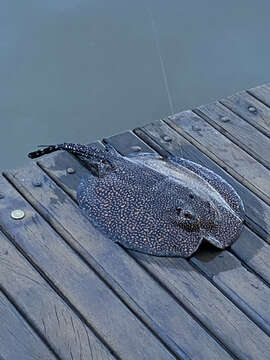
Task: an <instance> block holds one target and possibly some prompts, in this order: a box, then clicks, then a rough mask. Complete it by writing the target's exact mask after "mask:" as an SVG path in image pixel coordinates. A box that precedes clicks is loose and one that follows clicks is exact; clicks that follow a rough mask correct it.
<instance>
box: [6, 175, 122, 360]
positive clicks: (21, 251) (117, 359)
mask: <svg viewBox="0 0 270 360" xmlns="http://www.w3.org/2000/svg"><path fill="white" fill-rule="evenodd" d="M7 181H8V182H9V180H8V179H7ZM9 183H10V182H9ZM10 185H11V186H12V187H14V186H13V184H12V183H10ZM14 188H15V190H17V189H16V187H14ZM17 191H18V192H19V190H17ZM19 193H20V192H19ZM25 200H26V201H27V199H25ZM27 202H28V201H27ZM29 204H30V206H32V207H33V205H32V204H31V203H29ZM33 208H34V207H33ZM34 209H35V208H34ZM35 210H36V209H35ZM0 231H1V232H2V233H3V234H4V236H5V237H6V238H7V240H8V241H9V243H10V244H11V246H14V248H16V249H17V251H18V252H19V254H20V255H21V256H22V257H23V258H24V259H25V260H26V261H27V263H29V265H30V266H31V267H32V268H33V269H34V270H35V271H36V272H37V273H38V274H39V275H40V276H41V277H42V279H44V280H45V281H46V283H47V284H48V286H49V287H50V288H51V289H52V290H53V291H54V292H55V294H56V296H59V298H61V299H62V300H63V302H64V304H65V305H66V306H67V307H68V308H69V309H70V311H71V312H73V313H74V314H75V316H76V317H77V318H78V319H79V320H80V321H81V322H82V324H84V325H85V326H87V328H89V330H90V331H91V332H92V333H93V335H94V336H95V337H96V338H97V340H98V341H100V343H101V344H102V345H103V346H104V347H105V349H107V350H108V353H110V355H111V357H112V358H114V359H115V360H121V359H120V357H119V356H118V355H117V354H116V353H115V351H114V350H113V349H112V348H111V346H110V345H108V344H107V342H106V340H104V339H103V338H102V337H101V336H100V334H99V333H98V332H97V331H96V329H95V328H94V327H93V326H92V325H91V323H90V322H89V321H88V320H87V319H86V318H85V317H84V316H83V315H82V314H81V313H80V311H79V310H78V309H77V308H76V307H75V306H74V305H73V304H72V303H71V301H69V299H68V298H67V297H66V296H65V295H64V294H63V292H62V291H61V290H60V289H59V288H58V287H57V286H56V285H55V284H54V283H53V281H52V280H51V279H50V278H49V277H48V276H47V275H46V274H45V272H44V271H43V270H42V269H41V268H40V267H39V266H38V265H37V264H36V263H35V262H34V261H33V260H32V259H31V258H30V257H29V256H28V254H27V253H26V252H25V250H24V249H23V248H22V247H21V246H20V245H19V244H18V243H17V242H16V241H15V240H14V238H13V236H12V235H11V234H10V233H9V232H8V231H7V230H6V229H4V228H3V227H2V226H1V225H0ZM0 287H1V285H0ZM2 291H3V292H4V293H5V294H6V296H7V297H8V298H9V300H10V301H11V302H12V304H14V306H15V307H16V309H17V310H18V311H19V312H20V313H21V314H22V316H23V317H24V318H25V320H26V321H27V322H29V324H30V326H31V327H32V328H33V329H34V330H35V331H36V332H37V334H38V335H39V336H40V337H41V338H42V339H44V341H45V342H46V344H48V345H49V347H50V349H51V348H52V346H51V345H50V344H49V342H48V341H47V339H46V338H45V336H43V335H42V333H41V331H40V330H38V328H37V326H35V325H34V323H33V321H31V320H30V319H29V316H28V315H27V314H26V313H25V312H23V311H22V310H20V306H19V305H18V304H17V303H16V300H15V299H13V298H12V297H11V296H10V295H9V294H8V292H7V291H6V290H5V289H4V288H2ZM54 354H55V355H56V356H57V358H59V359H60V360H61V358H60V357H59V355H58V354H57V353H56V351H54Z"/></svg>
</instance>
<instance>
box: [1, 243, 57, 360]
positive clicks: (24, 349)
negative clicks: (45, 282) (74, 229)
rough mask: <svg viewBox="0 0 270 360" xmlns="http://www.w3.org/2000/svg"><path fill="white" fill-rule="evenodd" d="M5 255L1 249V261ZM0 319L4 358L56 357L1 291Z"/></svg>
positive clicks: (30, 359) (26, 359)
mask: <svg viewBox="0 0 270 360" xmlns="http://www.w3.org/2000/svg"><path fill="white" fill-rule="evenodd" d="M0 237H1V236H0ZM6 256H8V255H6V254H5V253H2V249H1V250H0V257H1V261H2V259H3V258H5V257H6ZM0 319H1V331H0V353H1V355H2V356H3V358H5V359H6V360H18V359H20V360H32V359H33V360H36V359H40V360H45V359H46V360H49V359H51V360H56V359H58V358H57V357H56V356H55V355H54V354H53V352H52V351H51V350H50V349H49V348H48V347H47V346H46V345H45V343H43V341H41V339H40V338H39V336H38V335H37V334H36V332H35V331H34V330H33V329H32V328H31V327H30V326H29V324H28V323H27V322H26V321H25V319H24V318H23V317H22V316H21V314H20V313H19V312H18V311H17V309H16V308H15V307H14V306H13V305H12V304H11V303H10V302H9V301H8V299H7V298H6V296H5V295H4V294H3V293H2V292H1V291H0Z"/></svg>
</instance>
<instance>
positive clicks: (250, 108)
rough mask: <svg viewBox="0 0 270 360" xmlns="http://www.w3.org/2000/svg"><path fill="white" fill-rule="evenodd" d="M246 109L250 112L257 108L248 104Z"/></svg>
mask: <svg viewBox="0 0 270 360" xmlns="http://www.w3.org/2000/svg"><path fill="white" fill-rule="evenodd" d="M248 111H249V112H251V113H255V112H256V111H257V109H256V108H255V107H254V106H249V108H248Z"/></svg>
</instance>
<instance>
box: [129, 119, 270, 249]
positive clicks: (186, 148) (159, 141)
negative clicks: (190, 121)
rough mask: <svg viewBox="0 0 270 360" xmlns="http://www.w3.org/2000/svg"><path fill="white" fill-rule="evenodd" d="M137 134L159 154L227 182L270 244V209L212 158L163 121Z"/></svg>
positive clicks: (248, 218) (253, 225)
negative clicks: (202, 168)
mask: <svg viewBox="0 0 270 360" xmlns="http://www.w3.org/2000/svg"><path fill="white" fill-rule="evenodd" d="M135 131H136V133H137V134H138V135H139V136H140V137H141V138H142V139H143V140H144V141H147V142H148V143H150V144H151V146H152V147H153V148H155V149H156V150H157V151H158V152H159V153H162V152H163V153H170V154H172V155H175V156H182V157H184V158H186V159H189V160H191V161H194V162H197V163H199V164H201V165H203V166H205V167H207V168H209V169H211V170H213V171H214V172H215V173H217V174H219V175H220V176H221V177H223V178H224V179H225V180H226V181H228V182H229V183H230V184H231V185H232V186H233V187H234V189H235V190H236V191H237V192H238V194H239V195H240V197H241V199H242V200H243V202H244V206H245V213H246V219H245V221H246V223H247V224H248V226H249V227H250V228H251V229H252V230H253V231H256V233H258V234H259V235H260V236H261V237H262V238H263V239H264V240H266V241H267V242H268V243H270V207H269V205H267V204H266V203H265V202H264V201H262V200H261V199H260V198H259V197H257V196H256V195H255V194H254V193H253V192H251V191H250V190H249V189H248V188H246V187H245V186H244V185H242V184H241V183H240V182H239V181H237V180H236V179H235V178H233V177H232V176H231V175H230V174H228V173H227V172H226V171H224V170H223V169H222V168H221V167H220V166H219V165H217V164H216V163H215V162H214V161H213V160H211V158H209V157H208V156H206V155H205V154H204V153H203V152H201V151H200V150H198V148H196V147H195V146H194V145H193V144H192V143H190V142H189V141H187V140H186V139H185V138H184V137H183V136H181V135H180V134H179V133H178V132H176V131H174V130H173V129H172V128H171V127H169V126H168V125H166V124H165V123H164V122H162V121H156V122H154V123H152V124H149V125H146V126H145V127H143V128H142V130H140V129H136V130H135ZM165 134H167V136H169V137H170V138H171V141H164V139H163V138H164V136H166V135H165Z"/></svg>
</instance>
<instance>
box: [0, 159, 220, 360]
mask: <svg viewBox="0 0 270 360" xmlns="http://www.w3.org/2000/svg"><path fill="white" fill-rule="evenodd" d="M35 168H36V169H37V170H39V169H38V168H37V167H36V166H35ZM24 170H25V173H24V175H23V174H22V173H21V172H20V170H18V171H16V176H17V177H18V178H20V179H21V181H22V183H24V185H26V183H27V181H28V180H30V183H31V184H32V180H33V177H32V176H31V171H30V169H29V168H28V169H27V168H25V169H24ZM39 171H41V170H39ZM32 175H33V174H32ZM20 176H21V177H20ZM35 180H37V177H35ZM31 186H32V187H33V188H39V186H37V187H34V186H33V185H31ZM50 187H53V186H52V184H51V183H50V181H47V180H46V179H45V178H44V179H43V183H42V186H41V187H40V190H41V189H42V190H41V192H42V191H44V192H42V197H44V198H47V199H49V202H50V204H51V208H52V209H54V211H53V212H54V213H55V215H56V216H57V211H58V209H57V208H58V207H59V208H60V207H62V208H64V212H63V216H64V217H65V218H66V220H67V221H70V219H71V218H72V217H73V216H74V213H73V212H72V211H69V212H68V211H67V209H65V206H64V205H65V204H68V203H69V202H70V203H71V204H72V201H71V200H69V199H68V198H67V196H66V195H64V193H61V192H58V193H57V192H53V191H52V192H50V191H49V192H48V191H47V190H48V189H50ZM1 189H4V193H5V197H4V198H3V199H1V201H0V206H1V211H0V223H1V226H2V227H3V228H4V229H5V231H6V232H7V233H9V236H10V237H12V239H13V241H14V242H16V244H17V246H20V247H21V249H23V251H24V252H25V253H27V256H28V258H29V259H30V260H31V262H32V263H33V264H35V266H36V267H37V268H38V269H39V271H41V272H42V274H43V276H44V277H46V278H47V279H48V280H49V281H50V282H51V284H53V286H54V288H55V289H56V290H57V292H58V293H59V294H60V295H61V297H62V299H64V300H65V302H66V303H67V304H69V306H71V307H72V309H73V310H75V309H76V312H78V314H79V316H80V317H81V318H82V319H83V320H84V321H85V322H86V323H87V324H88V326H89V327H91V328H92V329H94V331H95V333H97V334H99V336H100V337H101V338H102V339H103V341H104V342H105V343H106V344H107V345H108V346H109V348H110V349H113V351H114V352H115V354H116V355H117V356H118V357H120V358H122V359H132V360H133V359H138V358H139V359H149V358H151V357H152V356H153V357H154V358H158V359H166V360H168V359H173V358H174V357H173V356H172V355H171V354H170V353H169V351H168V350H167V349H166V348H165V347H164V346H163V345H162V344H161V343H160V342H159V341H158V340H157V339H156V338H155V337H154V336H153V335H152V334H151V332H150V331H149V330H148V329H147V328H146V327H144V326H143V325H142V323H141V322H140V321H139V320H138V319H137V318H136V317H135V316H134V315H133V313H132V312H131V311H130V310H129V309H128V308H127V307H126V306H125V305H124V304H123V302H122V301H121V300H120V299H119V298H118V297H117V296H116V295H115V294H114V293H113V291H112V290H111V289H109V287H108V286H107V285H106V284H105V283H104V282H103V281H102V280H101V279H100V277H98V276H97V274H96V272H95V271H93V270H92V269H91V267H89V266H87V264H86V263H85V262H84V261H83V260H82V259H81V258H80V257H79V256H78V255H77V254H76V253H74V251H71V249H70V247H69V246H68V245H67V244H66V243H65V242H64V241H63V239H62V238H61V237H60V236H59V235H58V234H57V233H56V232H55V230H53V228H52V227H50V226H49V225H48V223H47V222H46V221H45V220H44V219H43V218H42V217H41V216H40V215H39V214H38V213H37V212H35V211H33V208H32V207H31V206H30V205H29V204H28V202H27V201H25V200H24V199H23V198H22V197H21V196H20V195H19V194H18V192H17V191H15V190H14V188H12V186H11V185H10V184H8V183H7V182H6V184H4V183H2V182H1ZM29 190H30V189H29ZM3 209H4V211H3ZM13 209H22V210H23V211H24V212H25V217H24V218H23V219H22V220H13V219H12V218H11V217H10V212H11V211H12V210H13ZM70 210H71V209H70ZM55 215H51V216H55ZM47 220H49V218H48V217H47ZM85 221H86V219H85ZM79 225H80V224H79ZM76 230H79V228H78V227H75V231H76ZM81 236H82V234H81ZM83 236H85V237H86V239H87V238H88V237H89V233H88V234H83ZM79 239H80V235H79V234H78V236H77V240H78V241H79ZM74 241H76V240H75V239H74ZM107 256H109V254H107ZM18 296H19V294H18ZM36 303H37V299H33V305H35V304H36ZM134 334H136V336H134ZM214 350H217V351H218V350H219V349H218V347H217V346H216V347H215V349H213V350H212V351H213V353H214ZM218 352H219V354H220V355H221V356H222V349H221V350H220V351H218ZM224 358H225V357H224Z"/></svg>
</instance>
